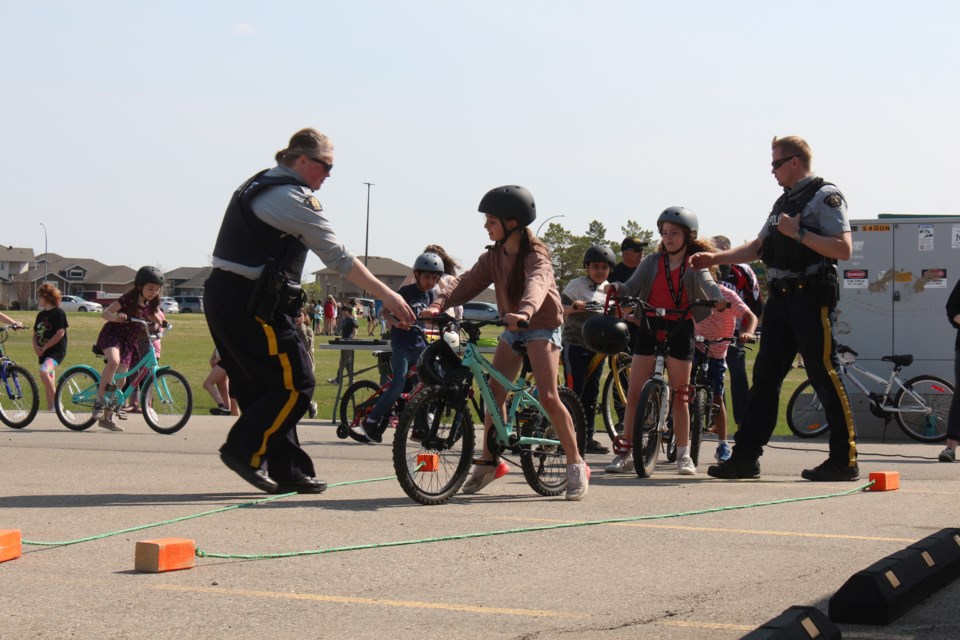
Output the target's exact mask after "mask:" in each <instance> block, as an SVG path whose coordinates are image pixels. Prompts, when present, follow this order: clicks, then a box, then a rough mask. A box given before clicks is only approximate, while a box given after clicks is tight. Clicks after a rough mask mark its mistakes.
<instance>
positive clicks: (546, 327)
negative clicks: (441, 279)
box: [420, 186, 589, 500]
mask: <svg viewBox="0 0 960 640" xmlns="http://www.w3.org/2000/svg"><path fill="white" fill-rule="evenodd" d="M535 207H536V205H535V203H534V201H533V196H532V195H531V194H530V192H529V191H527V190H526V189H524V188H523V187H520V186H504V187H498V188H496V189H492V190H490V191H489V192H487V194H486V195H485V196H484V197H483V199H482V200H481V201H480V206H479V210H480V212H481V213H483V214H485V219H484V225H483V226H484V228H485V229H486V231H487V234H488V235H489V237H490V239H491V240H492V241H493V244H492V245H490V246H488V247H487V251H486V253H484V254H483V255H481V256H480V259H479V260H477V263H476V264H475V265H473V267H471V268H470V269H469V270H467V271H466V272H465V273H464V274H463V275H461V276H460V278H459V279H458V280H457V281H456V283H454V284H453V285H452V286H451V287H450V288H449V289H447V290H445V291H444V292H443V293H441V294H440V296H439V297H438V298H437V300H436V302H434V303H433V304H432V305H430V307H428V308H427V309H426V310H425V311H423V312H422V313H421V314H420V315H421V317H434V316H436V315H437V314H438V313H440V312H442V311H443V310H444V309H446V308H449V307H453V306H457V305H460V304H463V303H465V302H469V301H470V300H472V299H473V298H474V297H476V296H477V295H478V294H480V293H481V292H482V291H484V290H485V289H486V288H487V287H488V286H490V285H491V284H493V285H494V288H495V290H496V296H497V308H498V309H499V311H500V314H501V315H502V318H503V322H504V324H505V325H506V329H507V330H506V331H504V332H503V333H502V334H501V335H500V340H499V342H498V343H497V350H496V352H495V353H494V356H493V366H494V368H495V369H497V370H498V371H500V372H501V373H502V374H503V375H504V376H506V377H507V378H508V379H511V380H514V379H516V377H517V374H518V373H519V372H520V367H521V364H522V357H521V356H520V355H519V354H517V353H516V352H515V351H514V350H513V346H514V344H516V343H521V342H523V343H526V346H527V355H528V356H529V358H530V364H531V366H532V368H533V375H534V377H535V378H536V382H537V392H538V397H539V400H540V403H541V405H543V408H544V410H545V411H546V412H547V415H549V416H550V421H551V423H552V424H553V425H554V426H555V428H556V430H557V437H558V439H559V440H560V442H561V443H562V445H563V450H564V452H565V455H566V461H567V494H566V497H567V500H580V499H582V498H583V496H584V495H586V493H587V488H588V485H589V470H588V467H587V465H586V464H585V463H584V461H583V458H582V457H580V453H579V451H578V450H577V443H576V434H575V433H574V428H573V420H572V418H571V417H570V414H569V413H568V412H567V410H566V409H565V408H564V406H563V404H562V402H561V401H560V396H559V392H558V391H557V371H558V370H559V367H560V325H561V324H562V322H563V311H562V305H561V302H560V292H559V291H558V290H557V283H556V279H555V278H554V275H553V266H552V265H551V263H550V252H549V251H548V250H547V247H546V245H544V244H543V243H542V242H541V241H540V240H539V239H537V237H536V235H535V234H534V233H533V232H532V231H531V230H530V229H529V225H530V223H532V222H533V221H534V220H535V219H536V208H535ZM521 325H522V328H521ZM490 386H491V389H492V391H493V396H494V400H495V402H496V404H497V408H498V410H499V411H501V412H502V411H503V402H504V399H505V398H506V392H505V391H504V389H503V387H502V386H500V385H499V384H497V383H496V381H494V380H491V382H490ZM491 424H492V420H491V418H490V415H489V414H487V415H486V416H485V417H484V431H485V432H486V431H487V430H489V429H490V428H491ZM493 460H494V457H493V454H492V453H491V452H490V449H489V446H488V443H487V439H486V438H484V439H483V458H482V459H481V460H479V461H475V462H476V464H475V466H474V468H473V471H472V472H471V474H470V477H469V478H468V479H467V481H466V482H465V483H464V485H463V488H462V491H463V493H468V494H469V493H476V492H478V491H480V490H481V489H483V488H484V487H486V486H487V485H489V484H490V483H491V482H493V481H494V480H495V479H496V478H498V477H500V476H502V475H503V473H505V472H506V469H505V465H506V463H501V465H500V466H494V465H495V463H494V462H493Z"/></svg>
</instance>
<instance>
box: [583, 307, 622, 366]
mask: <svg viewBox="0 0 960 640" xmlns="http://www.w3.org/2000/svg"><path fill="white" fill-rule="evenodd" d="M582 334H583V341H584V343H586V345H587V348H588V349H590V350H591V351H596V352H597V353H603V354H606V355H608V356H612V355H616V354H618V353H620V352H621V351H629V346H630V330H629V329H628V328H627V323H626V322H624V321H623V320H620V319H619V318H615V317H613V316H608V315H598V316H593V317H592V318H589V319H588V320H587V321H586V322H584V323H583V329H582Z"/></svg>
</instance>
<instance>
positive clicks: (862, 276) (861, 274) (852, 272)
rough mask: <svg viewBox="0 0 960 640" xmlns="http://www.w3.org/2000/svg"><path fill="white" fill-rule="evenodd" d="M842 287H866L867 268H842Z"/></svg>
mask: <svg viewBox="0 0 960 640" xmlns="http://www.w3.org/2000/svg"><path fill="white" fill-rule="evenodd" d="M843 288H844V289H866V288H867V270H866V269H844V270H843Z"/></svg>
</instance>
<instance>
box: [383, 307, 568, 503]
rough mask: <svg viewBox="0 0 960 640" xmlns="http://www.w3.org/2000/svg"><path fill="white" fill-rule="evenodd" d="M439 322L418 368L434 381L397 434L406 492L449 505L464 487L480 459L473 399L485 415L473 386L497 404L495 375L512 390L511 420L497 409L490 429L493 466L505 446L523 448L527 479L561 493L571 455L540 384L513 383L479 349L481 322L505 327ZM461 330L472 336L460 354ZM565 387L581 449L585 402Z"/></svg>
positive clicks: (396, 457)
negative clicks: (438, 335) (544, 402)
mask: <svg viewBox="0 0 960 640" xmlns="http://www.w3.org/2000/svg"><path fill="white" fill-rule="evenodd" d="M433 321H434V322H436V323H438V324H440V325H441V327H442V335H443V337H442V338H441V339H440V340H437V341H436V342H433V343H432V344H430V345H429V346H428V347H427V348H426V349H425V350H424V352H423V354H422V355H421V357H420V361H419V363H418V365H417V370H418V371H419V375H420V378H421V380H423V381H424V382H426V383H428V384H430V385H431V386H428V387H426V388H425V389H423V390H422V391H421V392H420V393H418V394H417V395H416V396H415V397H414V398H413V400H411V401H410V402H409V403H408V404H407V406H406V407H405V408H404V410H403V413H402V414H401V416H400V421H399V422H398V424H397V429H396V433H395V435H394V439H393V468H394V471H395V472H396V474H397V480H398V481H399V482H400V486H401V487H402V488H403V490H404V492H405V493H406V494H407V495H408V496H410V498H411V499H413V500H415V501H417V502H419V503H420V504H425V505H434V504H443V503H444V502H446V501H447V500H449V499H450V498H451V497H453V495H454V494H455V493H456V492H457V491H459V490H460V487H461V486H462V485H463V483H464V481H465V480H466V479H467V475H468V474H469V472H470V465H471V463H472V462H473V461H474V460H473V455H474V444H475V440H476V434H475V433H474V425H473V418H472V414H471V412H470V409H469V407H468V403H472V404H473V408H474V410H475V411H476V412H477V415H479V416H482V415H483V410H482V409H481V408H480V405H479V403H478V402H477V399H476V395H475V393H474V386H473V383H474V382H476V383H477V387H478V388H479V391H480V396H481V397H482V398H483V402H484V406H486V407H493V406H496V405H495V404H494V400H493V392H492V391H491V389H490V384H489V382H488V379H487V376H490V377H492V378H493V379H494V380H496V381H497V383H498V384H500V385H501V386H502V387H503V388H504V389H506V390H507V393H508V395H507V401H506V406H507V415H506V419H504V418H503V417H502V416H501V415H500V414H499V412H493V413H492V414H491V416H492V418H493V425H492V427H491V428H490V430H489V432H488V433H487V434H486V438H487V445H488V448H489V449H490V451H491V452H492V453H493V456H494V459H493V463H494V464H497V462H498V460H499V458H500V457H501V456H502V454H503V453H504V452H505V451H507V450H510V449H513V450H518V451H519V455H520V467H521V468H522V469H523V475H524V478H525V479H526V481H527V484H529V485H530V486H531V487H532V488H533V490H534V491H536V492H537V493H539V494H540V495H543V496H557V495H560V494H562V493H563V492H564V490H565V489H566V486H567V476H566V469H567V465H566V454H565V453H564V451H563V447H562V446H561V444H560V441H559V440H558V439H557V433H556V429H555V428H554V426H553V424H551V422H550V417H549V416H548V415H547V413H546V411H545V410H544V408H543V406H542V405H541V404H540V402H539V401H538V400H537V391H536V388H535V387H534V386H533V385H532V384H531V383H530V382H529V381H527V380H526V379H524V378H522V377H521V378H520V379H519V380H517V381H512V380H508V379H507V378H506V377H504V376H503V374H501V373H500V372H499V371H497V370H496V369H494V367H493V365H492V364H490V362H489V361H487V360H486V359H485V358H484V357H483V356H482V355H481V354H480V352H479V350H478V348H477V341H478V340H479V338H480V328H481V327H483V326H486V325H495V326H503V324H502V323H501V322H499V321H495V322H494V321H482V322H475V321H466V320H464V321H461V322H460V324H459V327H457V326H456V325H452V324H451V323H452V320H448V319H446V317H445V316H442V315H441V316H437V317H436V318H433ZM451 329H452V330H451ZM460 332H463V333H464V334H466V337H467V341H466V345H465V349H464V355H463V358H462V359H461V357H460V356H459V355H458V354H457V351H456V350H455V348H456V349H458V348H459V345H460ZM559 391H560V401H561V402H562V403H563V406H564V407H566V409H567V411H568V412H569V413H570V416H571V417H572V418H573V426H574V431H575V432H576V440H577V446H578V448H579V449H580V451H581V452H582V451H583V450H584V448H585V446H586V420H585V419H584V416H583V409H582V408H581V406H580V400H579V399H578V398H577V396H576V394H574V393H573V391H571V390H570V389H567V388H566V387H559ZM511 394H512V396H511Z"/></svg>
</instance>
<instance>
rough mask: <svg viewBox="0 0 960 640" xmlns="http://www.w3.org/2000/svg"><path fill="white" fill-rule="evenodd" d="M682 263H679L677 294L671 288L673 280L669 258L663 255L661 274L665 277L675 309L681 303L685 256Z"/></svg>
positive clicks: (685, 268) (685, 264)
mask: <svg viewBox="0 0 960 640" xmlns="http://www.w3.org/2000/svg"><path fill="white" fill-rule="evenodd" d="M683 258H684V259H683V262H681V263H680V278H679V281H680V291H679V293H678V292H677V291H675V290H674V288H673V278H671V277H670V258H669V256H668V255H667V254H666V253H664V254H663V273H664V275H666V276H667V288H668V289H670V297H671V298H672V299H673V304H675V305H676V308H677V309H679V308H680V304H681V303H682V302H683V274H684V272H685V271H686V270H687V259H686V258H687V256H686V254H684V256H683Z"/></svg>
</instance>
